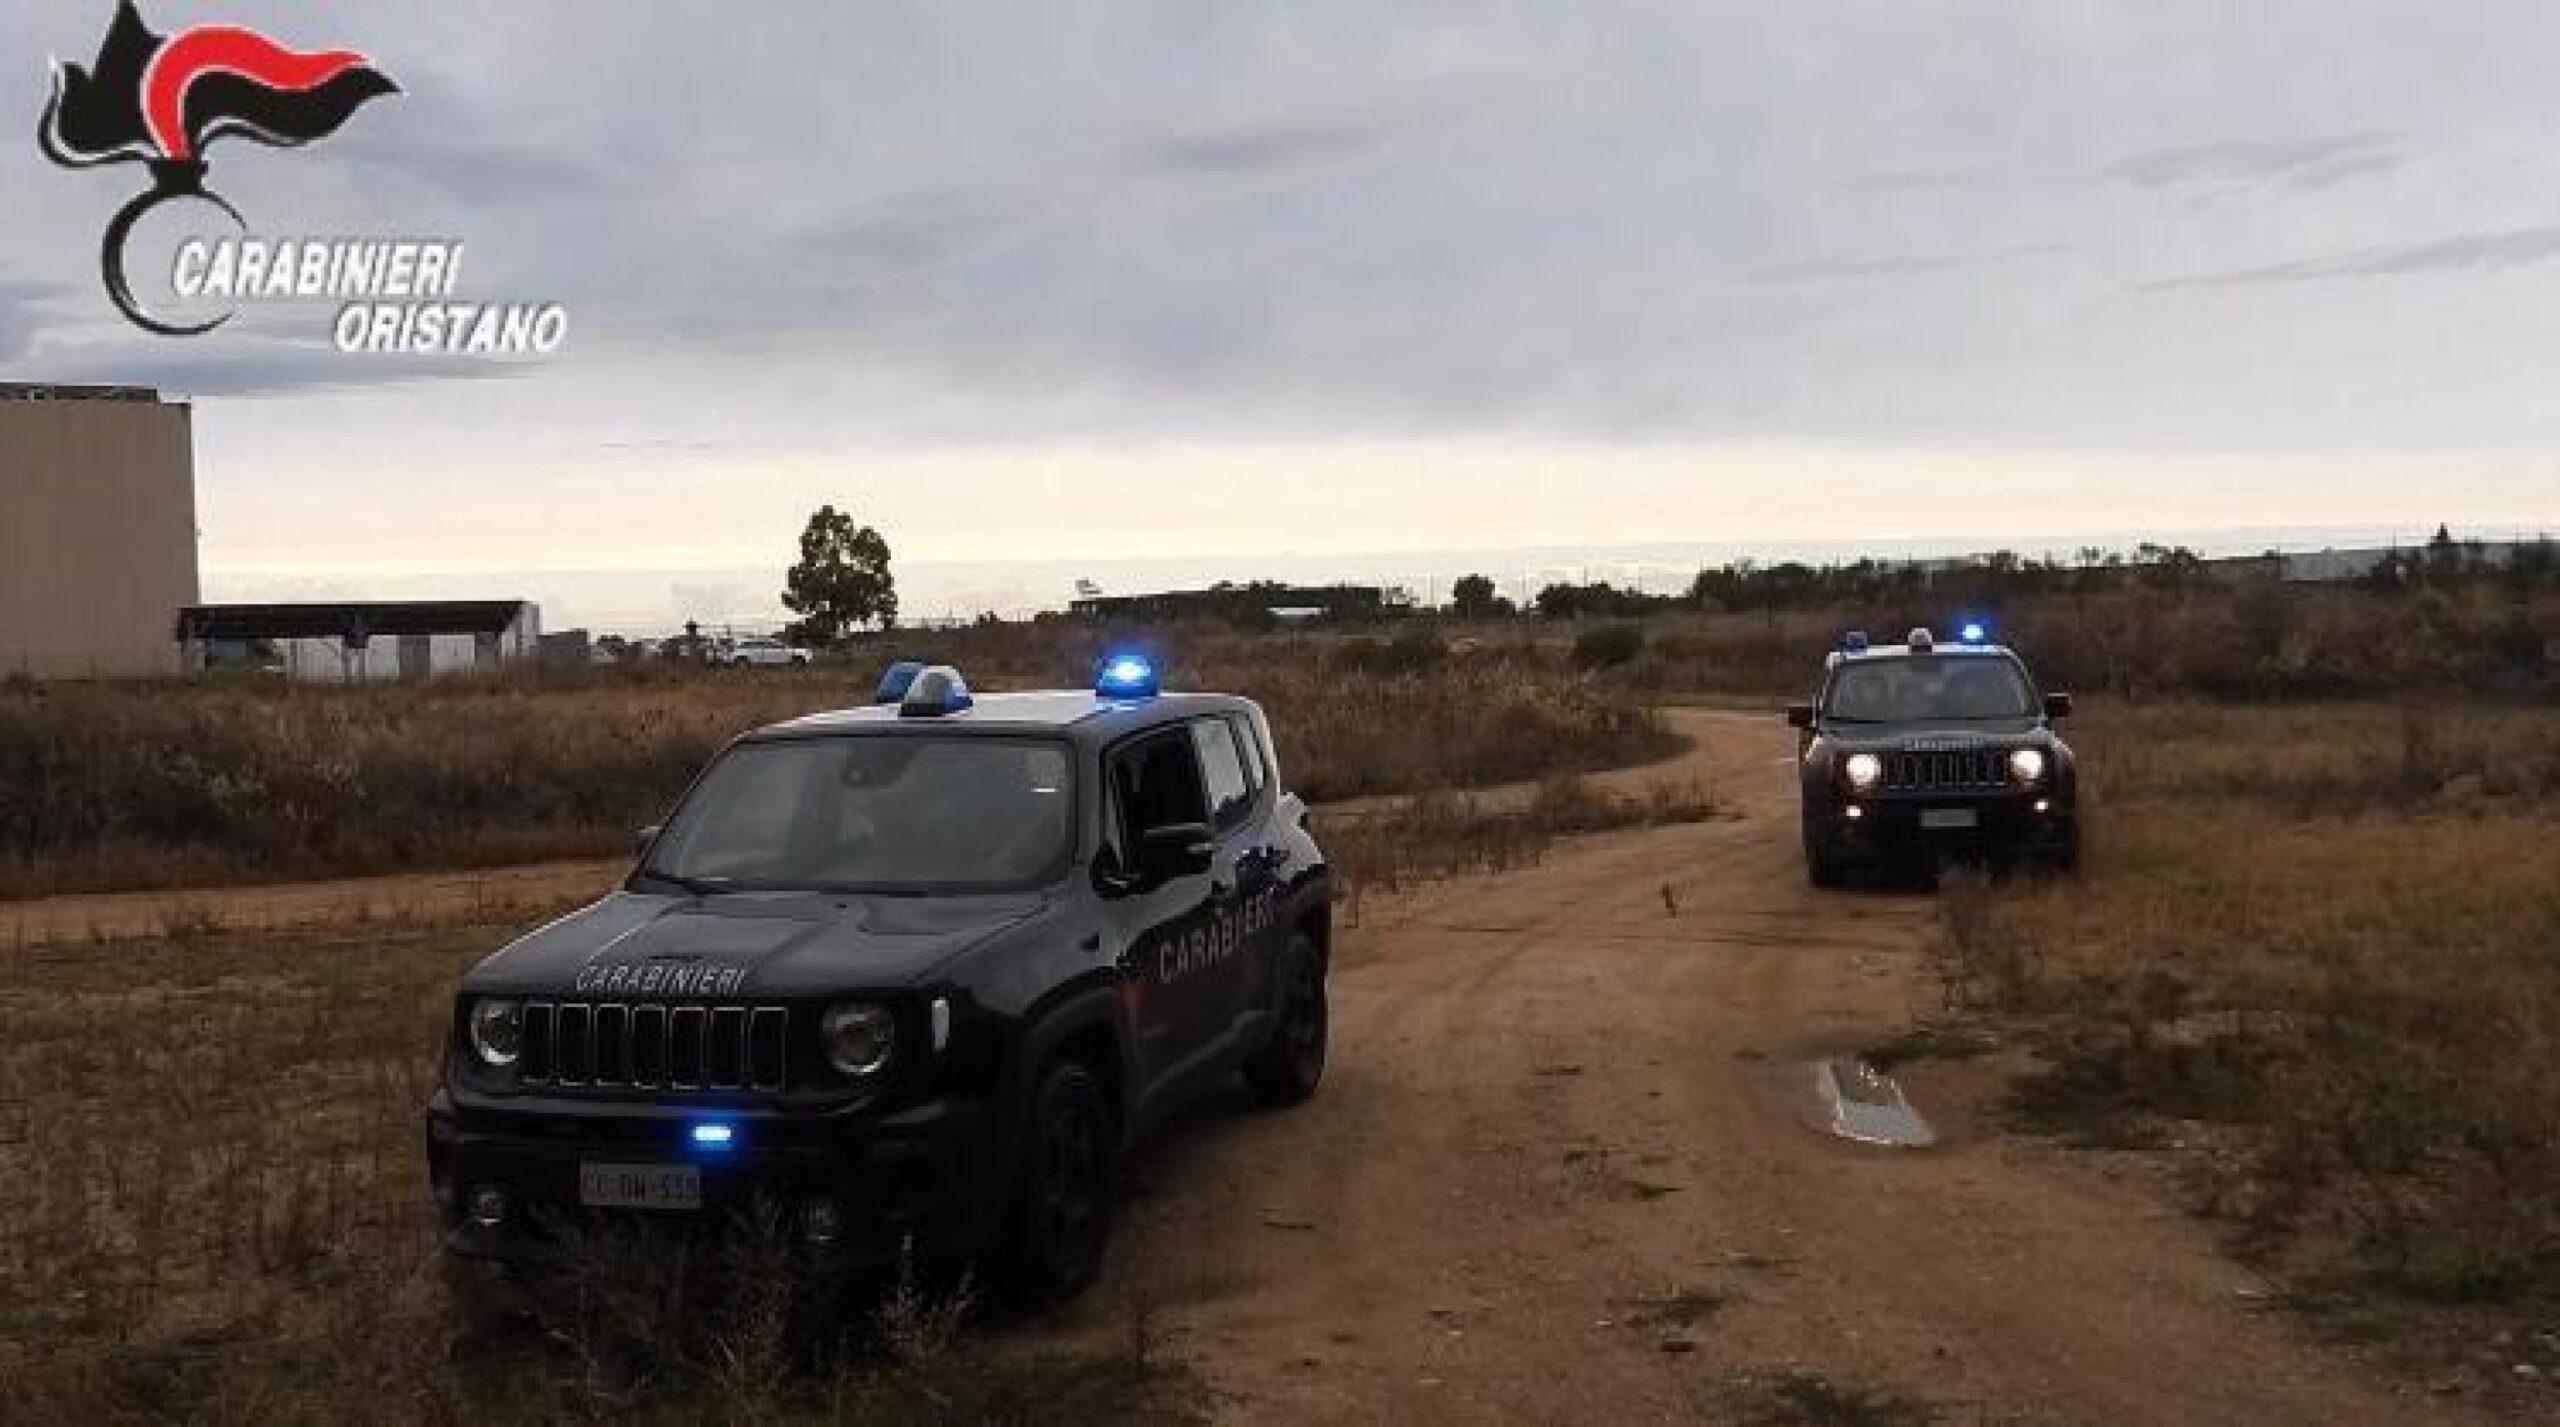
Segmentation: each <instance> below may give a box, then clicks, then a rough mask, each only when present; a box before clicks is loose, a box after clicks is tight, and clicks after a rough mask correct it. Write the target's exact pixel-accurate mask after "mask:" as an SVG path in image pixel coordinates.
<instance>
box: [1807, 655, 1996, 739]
mask: <svg viewBox="0 0 2560 1427" xmlns="http://www.w3.org/2000/svg"><path fill="white" fill-rule="evenodd" d="M2035 707H2036V703H2035V690H2034V689H2032V688H2030V687H2028V685H2027V679H2026V675H2025V674H2024V673H2023V672H2021V671H2020V670H2019V668H2018V666H2017V665H2016V664H2014V663H2011V662H2010V661H2009V660H2007V659H2005V658H1999V657H1991V658H1983V657H1980V656H1975V655H1947V656H1935V657H1929V656H1913V657H1909V658H1900V659H1871V660H1859V661H1857V662H1855V663H1850V664H1844V665H1843V666H1841V668H1840V669H1839V670H1838V672H1836V673H1834V674H1833V675H1832V676H1831V692H1830V697H1829V698H1828V699H1826V700H1825V702H1824V711H1825V712H1826V713H1828V714H1829V715H1830V716H1831V717H1833V718H1836V719H1840V720H1843V721H1845V722H1850V723H1906V722H1919V721H1925V720H1931V719H1945V720H1972V719H2012V718H2026V717H2029V716H2030V715H2032V714H2033V713H2034V712H2035Z"/></svg>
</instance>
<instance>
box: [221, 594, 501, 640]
mask: <svg viewBox="0 0 2560 1427" xmlns="http://www.w3.org/2000/svg"><path fill="white" fill-rule="evenodd" d="M527 603H528V601H525V600H403V601H385V602H367V603H354V604H343V603H342V604H200V605H187V606H185V607H183V608H181V609H180V610H179V611H178V637H179V638H180V639H346V640H351V641H362V640H365V639H369V638H371V637H373V636H375V635H383V636H386V637H397V636H400V635H404V634H502V633H504V632H505V631H506V629H507V627H508V626H510V625H512V624H514V623H515V622H516V620H517V619H518V618H520V617H521V616H522V615H523V614H524V611H525V606H526V604H527Z"/></svg>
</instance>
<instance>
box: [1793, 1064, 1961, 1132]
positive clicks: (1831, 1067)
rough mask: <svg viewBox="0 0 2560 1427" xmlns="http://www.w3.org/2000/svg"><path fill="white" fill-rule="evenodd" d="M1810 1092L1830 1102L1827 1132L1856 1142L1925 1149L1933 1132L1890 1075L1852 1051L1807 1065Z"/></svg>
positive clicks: (1826, 1102) (1827, 1102) (1828, 1103)
mask: <svg viewBox="0 0 2560 1427" xmlns="http://www.w3.org/2000/svg"><path fill="white" fill-rule="evenodd" d="M1812 1071H1813V1075H1814V1077H1815V1085H1814V1093H1815V1094H1816V1095H1817V1096H1819V1097H1821V1099H1822V1101H1823V1103H1825V1104H1827V1105H1828V1106H1830V1107H1831V1124H1830V1126H1829V1129H1830V1131H1831V1133H1833V1134H1835V1135H1838V1136H1839V1137H1840V1138H1842V1139H1844V1140H1856V1141H1858V1142H1859V1143H1860V1144H1869V1145H1893V1146H1895V1147H1897V1148H1901V1149H1925V1148H1927V1147H1928V1146H1930V1145H1934V1144H1936V1143H1937V1142H1938V1132H1937V1131H1936V1130H1933V1129H1931V1128H1930V1127H1929V1121H1928V1120H1927V1118H1926V1117H1924V1116H1922V1115H1921V1113H1920V1112H1919V1111H1918V1110H1915V1109H1913V1108H1912V1106H1911V1102H1910V1101H1909V1100H1908V1099H1905V1098H1904V1097H1903V1094H1902V1087H1901V1086H1900V1085H1897V1084H1895V1083H1894V1079H1893V1077H1892V1076H1890V1075H1887V1074H1885V1073H1884V1072H1883V1071H1881V1070H1878V1069H1876V1068H1875V1067H1874V1066H1872V1065H1869V1064H1867V1063H1866V1061H1865V1060H1863V1059H1861V1058H1859V1057H1857V1056H1854V1055H1842V1056H1834V1057H1832V1058H1831V1059H1829V1060H1824V1061H1817V1062H1815V1063H1814V1065H1813V1067H1812Z"/></svg>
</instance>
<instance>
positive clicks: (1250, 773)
mask: <svg viewBox="0 0 2560 1427" xmlns="http://www.w3.org/2000/svg"><path fill="white" fill-rule="evenodd" d="M1227 727H1229V728H1232V729H1234V730H1235V734H1236V747H1238V748H1241V749H1243V750H1244V780H1245V782H1247V783H1249V784H1251V785H1252V786H1253V791H1254V792H1255V793H1256V794H1260V793H1261V791H1262V790H1263V789H1264V788H1266V787H1268V786H1270V783H1271V770H1270V769H1268V768H1266V767H1264V766H1262V740H1261V739H1260V738H1258V737H1256V736H1255V735H1254V732H1253V720H1251V719H1249V718H1245V717H1243V716H1242V715H1240V714H1239V715H1233V716H1230V717H1229V718H1228V719H1227Z"/></svg>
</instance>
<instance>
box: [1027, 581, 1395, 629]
mask: <svg viewBox="0 0 2560 1427" xmlns="http://www.w3.org/2000/svg"><path fill="white" fill-rule="evenodd" d="M1388 603H1389V601H1388V598H1387V591H1386V590H1385V589H1383V588H1381V587H1379V586H1377V585H1282V584H1271V583H1265V582H1260V581H1257V582H1255V583H1253V584H1249V585H1213V586H1211V587H1210V588H1208V589H1205V590H1164V591H1160V592H1158V593H1155V594H1149V595H1088V596H1085V597H1084V598H1081V599H1077V600H1074V601H1071V602H1070V603H1069V604H1068V605H1067V609H1068V610H1069V611H1070V612H1071V613H1074V614H1076V615H1078V616H1080V617H1082V618H1085V619H1200V618H1223V619H1233V618H1236V617H1238V616H1240V615H1241V616H1245V617H1248V618H1268V617H1279V618H1285V619H1291V620H1317V619H1374V618H1376V617H1377V616H1379V615H1381V614H1383V613H1385V612H1386V610H1387V606H1388Z"/></svg>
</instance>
